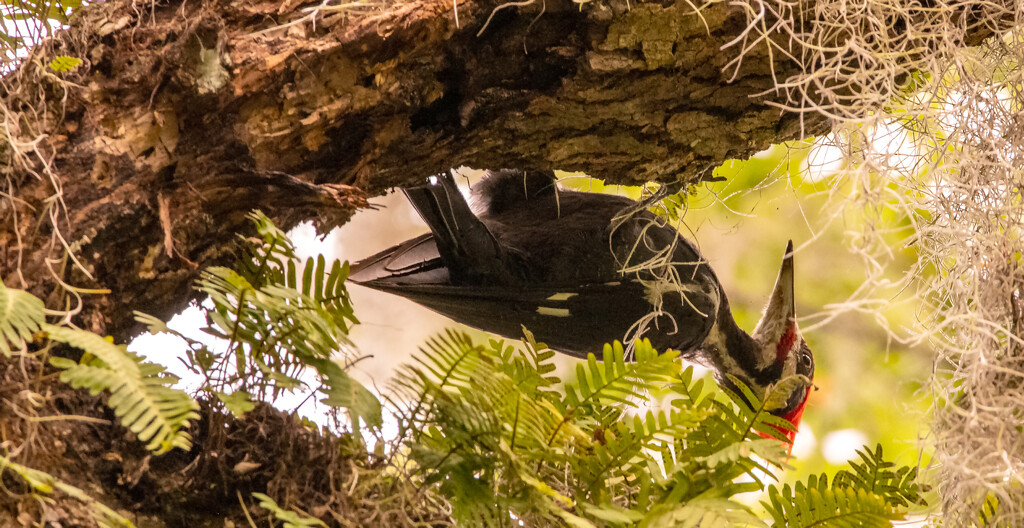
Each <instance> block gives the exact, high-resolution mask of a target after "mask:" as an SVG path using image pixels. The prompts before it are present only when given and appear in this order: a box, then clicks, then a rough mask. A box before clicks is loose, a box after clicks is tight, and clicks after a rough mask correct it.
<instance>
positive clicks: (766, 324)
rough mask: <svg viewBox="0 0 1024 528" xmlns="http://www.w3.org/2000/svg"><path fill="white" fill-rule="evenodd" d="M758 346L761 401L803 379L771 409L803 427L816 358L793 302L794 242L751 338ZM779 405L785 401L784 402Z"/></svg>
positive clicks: (757, 381)
mask: <svg viewBox="0 0 1024 528" xmlns="http://www.w3.org/2000/svg"><path fill="white" fill-rule="evenodd" d="M751 337H752V338H753V339H754V342H755V350H756V352H755V354H756V355H757V356H758V357H757V358H756V359H757V363H758V364H759V366H760V369H759V374H761V375H755V380H754V381H755V383H754V384H753V386H752V387H751V388H752V389H753V390H754V392H755V394H756V395H757V397H758V398H761V399H764V398H765V395H766V392H767V389H768V387H769V386H770V385H772V384H776V383H778V382H779V381H780V380H784V379H787V378H793V377H794V376H796V375H800V376H803V377H804V378H806V379H805V380H804V379H800V380H799V381H796V380H794V381H796V382H795V383H784V384H781V385H779V386H778V389H779V390H788V391H789V394H788V396H786V398H785V400H784V401H785V403H783V404H782V405H780V406H777V407H775V408H772V409H769V412H771V413H772V414H774V415H776V416H778V417H780V418H784V419H786V420H788V421H789V422H791V423H792V424H793V425H794V426H798V425H799V424H800V418H801V417H802V416H803V413H804V405H806V404H807V397H808V396H809V395H810V393H811V388H812V386H813V385H812V382H813V380H814V354H812V353H811V349H810V348H808V346H807V342H806V341H804V338H803V336H802V335H801V334H800V328H799V327H798V326H797V324H796V310H795V309H794V301H793V242H792V241H790V242H789V244H788V245H787V246H786V254H785V256H784V257H783V259H782V267H781V268H780V269H779V278H778V279H777V280H776V281H775V290H774V291H773V292H772V296H771V298H770V299H769V300H768V305H767V306H766V307H765V310H764V315H763V316H762V317H761V321H760V322H758V323H757V327H756V328H755V329H754V333H753V334H752V335H751ZM773 399H775V398H774V397H773ZM779 401H782V400H781V399H780V400H779ZM786 436H787V437H788V438H789V441H790V443H792V442H793V438H794V437H795V436H796V433H795V432H787V433H786Z"/></svg>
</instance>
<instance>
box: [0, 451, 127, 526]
mask: <svg viewBox="0 0 1024 528" xmlns="http://www.w3.org/2000/svg"><path fill="white" fill-rule="evenodd" d="M5 471H11V472H13V473H14V474H16V475H18V476H19V477H21V478H22V480H24V481H25V483H26V484H28V486H29V487H30V488H32V491H33V492H34V493H41V494H43V495H52V494H53V493H54V491H60V492H62V493H65V494H67V495H68V496H70V497H72V498H74V499H76V500H78V501H80V502H82V503H83V504H85V505H86V507H87V508H88V509H89V514H90V515H91V516H92V518H93V520H94V521H96V524H97V525H99V526H100V528H135V525H134V524H132V522H131V521H129V520H128V519H126V518H124V517H123V516H121V515H120V514H118V513H117V512H116V511H114V510H112V509H110V508H109V507H108V506H107V505H105V504H103V503H101V502H100V501H98V500H96V499H94V498H92V497H90V496H89V495H88V494H86V493H85V492H84V491H82V490H81V489H79V488H76V487H75V486H72V485H71V484H68V483H66V482H63V481H61V480H58V479H57V477H54V476H53V475H51V474H49V473H47V472H45V471H40V470H38V469H32V468H30V467H26V466H23V465H21V464H18V463H16V462H14V461H12V460H11V459H9V458H7V457H5V456H3V455H0V476H2V475H3V474H4V472H5Z"/></svg>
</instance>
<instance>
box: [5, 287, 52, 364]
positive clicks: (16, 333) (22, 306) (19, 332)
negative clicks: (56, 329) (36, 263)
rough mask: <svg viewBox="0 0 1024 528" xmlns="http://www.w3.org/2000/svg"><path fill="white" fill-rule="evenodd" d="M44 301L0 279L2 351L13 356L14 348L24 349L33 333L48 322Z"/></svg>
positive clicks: (8, 355) (7, 355)
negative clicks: (5, 284)
mask: <svg viewBox="0 0 1024 528" xmlns="http://www.w3.org/2000/svg"><path fill="white" fill-rule="evenodd" d="M44 308H45V306H44V305H43V301H42V300H40V299H39V298H38V297H36V296H35V295H32V294H31V293H29V292H27V291H24V290H15V289H11V288H8V287H6V286H4V283H3V281H0V352H3V355H4V356H6V357H11V350H12V345H13V348H14V349H23V348H24V347H25V343H27V342H29V341H32V334H34V333H36V332H38V331H39V329H40V327H41V325H43V324H44V323H45V322H46V318H45V311H44Z"/></svg>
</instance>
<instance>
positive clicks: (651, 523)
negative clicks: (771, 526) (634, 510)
mask: <svg viewBox="0 0 1024 528" xmlns="http://www.w3.org/2000/svg"><path fill="white" fill-rule="evenodd" d="M638 526H639V528H660V527H662V526H671V527H673V528H697V527H700V528H734V527H742V526H757V527H762V526H767V525H766V524H765V523H764V522H763V521H761V520H760V519H758V518H757V516H755V515H754V514H753V513H752V512H751V511H750V508H748V507H747V506H744V505H743V504H740V503H738V502H735V501H731V500H727V499H696V500H691V501H689V502H687V503H685V504H662V505H660V506H658V507H656V508H654V509H652V510H651V512H650V513H648V514H647V515H646V516H645V517H644V520H643V521H642V522H641V523H640V524H639V525H638Z"/></svg>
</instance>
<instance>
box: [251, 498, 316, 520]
mask: <svg viewBox="0 0 1024 528" xmlns="http://www.w3.org/2000/svg"><path fill="white" fill-rule="evenodd" d="M252 496H253V497H255V498H256V499H257V500H259V501H260V508H263V509H264V510H267V511H269V512H271V513H273V514H274V517H275V518H277V520H279V521H281V522H282V523H283V525H284V527H285V528H312V527H313V526H323V527H325V528H326V526H327V524H325V523H324V522H323V521H321V520H320V519H317V518H315V517H309V516H306V515H302V514H300V513H298V512H294V511H292V510H286V509H284V508H282V507H280V506H278V505H277V502H275V501H274V499H271V498H270V497H269V496H267V495H264V494H263V493H253V494H252Z"/></svg>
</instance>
